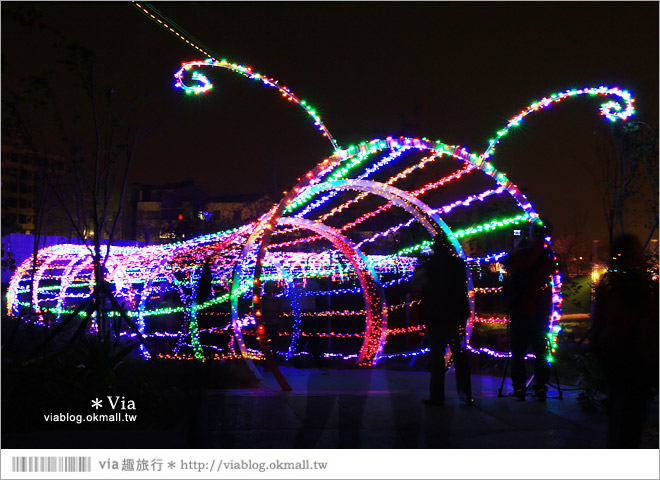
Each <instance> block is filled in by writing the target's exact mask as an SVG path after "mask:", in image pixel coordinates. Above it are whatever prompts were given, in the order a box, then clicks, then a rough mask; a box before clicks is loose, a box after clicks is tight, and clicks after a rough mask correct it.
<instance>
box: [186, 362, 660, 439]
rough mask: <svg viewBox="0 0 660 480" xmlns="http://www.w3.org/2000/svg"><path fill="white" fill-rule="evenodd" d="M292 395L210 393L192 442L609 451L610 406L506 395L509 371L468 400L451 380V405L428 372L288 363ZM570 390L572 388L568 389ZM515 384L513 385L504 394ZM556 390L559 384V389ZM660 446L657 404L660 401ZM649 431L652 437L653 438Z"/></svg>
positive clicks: (569, 395)
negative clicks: (440, 398)
mask: <svg viewBox="0 0 660 480" xmlns="http://www.w3.org/2000/svg"><path fill="white" fill-rule="evenodd" d="M283 372H284V373H285V376H286V378H287V380H288V381H289V383H290V384H291V386H292V387H293V391H292V392H286V393H284V392H282V391H281V390H280V388H279V387H278V385H277V383H276V381H275V380H274V378H273V377H272V375H270V374H264V381H263V383H262V386H261V387H259V388H257V389H251V390H230V391H211V392H208V394H207V395H206V397H205V399H204V400H203V402H202V404H201V405H200V409H199V418H200V419H204V420H203V421H202V422H199V423H198V424H199V425H200V428H198V429H196V431H195V432H192V434H193V438H192V440H193V442H194V443H195V444H196V445H198V446H200V447H201V446H204V447H206V448H216V447H220V448H273V447H277V448H481V449H483V448H488V449H490V448H507V449H510V448H516V449H519V448H569V449H576V448H604V447H605V440H606V432H607V418H606V415H605V414H604V412H585V411H584V410H583V409H582V408H581V407H580V406H579V404H578V403H577V394H578V392H577V391H575V390H572V391H568V390H567V391H563V399H558V398H548V400H547V402H546V403H542V402H538V401H536V400H535V399H530V400H528V401H525V402H518V401H515V400H512V399H509V398H504V397H498V389H499V387H500V384H501V378H496V377H490V376H480V375H473V377H472V381H473V390H474V396H475V405H474V406H472V407H466V406H464V405H462V402H461V401H460V399H459V398H458V397H457V395H456V392H455V379H454V374H453V371H451V372H449V373H448V378H447V393H448V395H447V402H446V403H445V406H444V407H441V408H439V407H431V406H426V405H423V404H422V403H421V401H422V400H423V399H424V398H426V396H427V385H428V378H429V375H428V374H427V373H425V372H410V371H397V370H384V369H365V370H332V371H330V372H329V374H327V375H323V374H322V373H321V372H320V371H319V370H316V369H308V370H298V369H293V368H288V369H286V368H285V369H283ZM567 388H568V387H567ZM509 390H510V383H509V381H508V380H507V382H505V389H504V392H505V394H506V392H508V391H509ZM548 393H549V395H550V396H551V397H557V396H558V395H557V393H558V392H557V390H553V389H551V390H550V391H549V392H548ZM651 411H652V413H651V419H650V422H649V423H650V424H651V425H654V426H655V427H654V432H655V433H654V434H653V428H651V429H650V430H651V435H650V437H649V438H645V447H648V448H658V437H657V425H658V404H657V402H655V403H654V404H653V405H652V406H651ZM647 437H648V435H647Z"/></svg>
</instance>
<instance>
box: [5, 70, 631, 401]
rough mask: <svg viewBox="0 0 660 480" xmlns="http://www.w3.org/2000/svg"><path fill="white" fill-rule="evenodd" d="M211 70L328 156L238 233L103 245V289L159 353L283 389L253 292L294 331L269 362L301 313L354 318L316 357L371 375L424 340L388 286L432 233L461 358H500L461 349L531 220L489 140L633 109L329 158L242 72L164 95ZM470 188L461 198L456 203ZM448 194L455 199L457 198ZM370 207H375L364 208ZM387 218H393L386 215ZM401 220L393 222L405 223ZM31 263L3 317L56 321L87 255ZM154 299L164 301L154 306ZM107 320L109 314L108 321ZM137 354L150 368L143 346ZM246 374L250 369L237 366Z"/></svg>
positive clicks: (83, 288)
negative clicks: (270, 107) (368, 369)
mask: <svg viewBox="0 0 660 480" xmlns="http://www.w3.org/2000/svg"><path fill="white" fill-rule="evenodd" d="M209 66H210V67H221V68H225V69H229V70H230V71H233V72H235V73H237V74H240V75H242V76H245V77H248V78H250V79H253V80H257V81H260V82H261V83H262V84H263V85H265V86H267V87H270V88H275V89H277V90H278V91H279V93H280V94H281V95H282V96H283V97H285V98H287V99H288V100H290V101H292V102H294V103H296V104H298V105H299V106H300V107H302V108H303V109H304V110H305V111H306V112H307V114H308V115H310V117H311V118H312V119H313V120H314V125H315V126H316V127H317V129H318V130H319V131H321V132H322V135H323V136H324V137H326V138H327V139H328V140H329V142H330V143H331V145H332V147H333V150H334V153H333V154H332V155H331V156H330V157H329V158H327V159H325V160H324V161H323V162H321V163H319V164H318V165H317V166H316V167H315V168H313V169H312V170H310V171H309V172H308V173H307V174H306V175H304V176H303V177H302V178H301V179H299V181H298V183H297V184H296V185H295V186H293V188H292V189H291V190H290V191H289V192H287V193H286V194H285V197H284V198H283V199H282V200H281V201H280V202H279V203H278V204H277V205H275V206H274V207H273V208H272V209H271V210H270V211H269V212H267V213H265V214H264V215H263V216H262V217H261V218H260V219H259V220H258V221H257V222H254V223H252V224H250V225H245V226H243V227H241V228H239V229H236V230H233V231H228V232H220V233H217V234H211V235H205V236H201V237H198V238H195V239H193V240H189V241H186V242H180V243H175V244H170V245H161V246H149V247H144V248H120V247H111V253H110V256H109V260H108V263H107V265H106V269H107V271H108V273H107V279H108V280H109V281H110V282H111V283H112V285H113V286H114V295H115V297H117V298H119V299H120V301H123V302H124V305H125V308H126V310H127V314H128V315H129V316H131V317H133V318H135V319H136V323H137V325H138V328H139V329H140V332H141V333H142V334H143V335H144V336H145V337H147V338H150V339H151V340H152V341H153V342H154V343H157V342H160V350H162V351H161V352H159V354H160V355H161V356H163V357H167V358H197V359H201V360H203V359H206V358H236V357H238V356H241V357H243V358H246V359H263V358H265V359H266V360H267V361H268V362H269V363H270V364H271V367H272V368H273V372H274V373H275V374H276V377H278V381H279V382H280V384H281V385H282V387H283V388H285V389H286V388H287V387H288V384H287V383H286V380H285V379H284V378H283V377H282V376H281V374H280V373H279V369H278V368H277V365H276V363H275V361H274V357H273V353H272V349H271V347H270V339H269V338H268V336H267V335H266V334H265V329H264V325H263V321H262V319H261V290H262V284H263V283H264V282H265V281H267V280H272V279H275V280H278V281H279V282H280V283H281V284H283V286H284V287H285V290H286V297H288V298H289V299H290V302H291V309H290V310H291V313H290V314H289V316H290V317H292V319H293V324H292V328H291V329H290V331H287V332H284V335H285V336H286V337H287V338H288V339H289V346H288V348H287V349H285V351H282V352H277V353H278V354H280V355H282V356H284V357H286V358H291V357H292V356H295V355H302V354H305V353H306V352H304V351H303V350H304V349H303V346H302V345H301V343H302V342H301V339H304V338H305V337H309V336H310V334H309V333H308V332H305V331H304V329H303V328H302V326H301V324H302V319H303V318H305V317H307V318H309V317H312V319H313V320H314V321H321V320H325V319H326V318H332V319H333V320H335V319H337V318H339V319H342V318H345V317H356V316H357V317H360V316H361V317H363V318H364V323H363V325H364V328H362V329H361V331H359V332H356V331H352V332H336V331H334V330H335V329H334V328H333V327H330V328H329V331H328V332H327V333H326V334H322V335H323V336H324V337H328V338H330V339H333V340H339V339H348V340H349V341H351V342H353V343H355V340H356V339H357V340H358V341H359V342H360V346H359V348H358V349H357V350H358V351H357V352H355V353H346V352H342V353H333V352H326V354H325V355H326V356H338V357H341V358H344V359H347V360H351V359H353V361H356V362H357V364H358V365H375V364H377V363H378V361H379V360H380V359H381V358H383V357H389V356H396V355H416V354H418V353H420V351H423V350H412V351H410V350H409V351H398V352H397V351H394V350H392V351H387V346H388V339H390V338H393V337H396V336H399V335H401V334H418V335H419V334H421V333H422V332H423V330H424V326H423V325H419V324H414V325H413V324H410V323H408V321H409V318H408V316H406V323H405V324H402V322H401V318H395V317H396V315H397V314H399V317H401V315H400V314H401V313H402V312H403V311H404V310H405V311H406V312H409V311H410V310H411V309H412V310H414V307H415V305H416V304H417V303H419V302H418V301H415V300H413V301H410V300H409V299H408V298H407V297H405V296H404V297H402V295H401V292H400V291H399V292H395V290H397V288H398V287H400V286H401V285H405V284H406V282H407V280H409V279H410V277H411V275H412V273H413V271H414V269H415V267H416V265H417V255H418V254H419V253H420V252H422V251H424V250H427V249H428V247H429V245H430V243H431V241H430V238H431V237H433V236H434V235H436V234H437V233H440V232H442V233H444V234H445V235H446V236H447V238H449V240H450V241H451V243H452V245H453V246H454V248H455V250H456V253H457V254H458V255H459V256H461V257H462V258H463V259H464V260H466V263H467V265H468V272H467V273H468V275H467V277H468V291H469V300H470V306H471V311H472V314H471V317H470V320H469V322H468V328H467V335H466V339H467V342H468V348H470V349H471V350H472V351H473V352H476V353H487V354H492V355H496V356H508V355H509V352H497V351H493V350H491V349H490V348H488V347H485V346H478V347H475V346H473V345H470V342H469V338H470V332H471V331H472V328H473V326H474V325H475V324H478V323H480V322H484V323H504V322H506V319H504V318H499V317H498V316H496V315H488V314H484V312H483V309H481V308H476V307H477V306H478V305H477V303H478V302H476V299H477V297H482V296H483V297H485V296H492V295H498V294H500V292H501V287H500V283H499V282H501V277H500V276H499V275H498V274H497V268H496V266H497V261H498V260H499V259H500V258H501V257H502V256H503V255H504V250H505V249H506V247H507V246H508V244H507V237H508V236H507V233H508V232H509V230H510V227H513V226H518V227H520V226H522V225H527V224H531V223H532V222H536V221H538V217H539V216H538V214H537V213H536V211H535V210H534V209H533V207H532V204H531V203H530V202H529V201H528V200H527V198H526V197H525V196H524V195H522V194H521V193H520V191H519V190H518V189H517V187H516V186H515V185H514V184H513V183H512V182H511V181H510V180H509V179H508V178H507V177H506V175H505V174H504V173H501V172H499V171H498V170H497V169H496V168H495V167H494V166H493V165H492V164H491V163H490V162H489V161H488V159H489V158H490V157H491V156H492V155H493V154H494V153H495V150H496V146H497V144H498V143H499V142H500V140H501V139H502V138H503V137H504V136H505V135H506V134H507V133H508V132H509V131H510V130H511V129H512V128H513V127H516V126H518V125H519V124H520V122H521V121H522V120H523V119H524V117H526V116H527V115H529V114H530V113H532V112H535V111H538V110H541V109H543V108H546V107H548V106H550V105H553V104H555V103H558V102H560V101H562V100H564V99H567V98H571V97H575V96H579V95H590V96H610V97H618V98H619V99H620V100H622V101H623V105H621V103H619V102H618V101H615V100H611V101H608V102H607V103H605V104H603V105H602V106H601V114H602V115H604V116H605V117H606V118H608V119H609V120H611V121H615V120H617V119H623V120H625V119H627V118H628V117H629V116H630V115H632V114H633V112H634V108H633V101H634V100H633V99H632V98H631V96H630V94H629V93H628V92H626V91H622V90H620V89H618V88H608V87H598V88H583V89H580V90H567V91H565V92H562V93H558V94H554V95H551V96H549V97H546V98H542V99H541V100H539V101H537V102H534V103H533V104H531V105H530V106H528V107H527V108H526V109H524V110H522V111H521V112H520V113H519V114H518V115H517V116H515V117H513V118H512V119H511V120H510V121H509V122H508V123H507V125H506V126H505V127H504V128H503V129H501V130H500V131H498V132H497V134H496V136H495V138H493V139H492V140H491V141H490V142H489V144H488V146H487V148H486V150H485V151H484V152H483V153H481V154H479V155H477V154H474V153H470V152H468V151H467V150H466V149H465V148H461V147H460V146H450V145H447V144H444V143H442V142H439V141H435V142H434V141H430V140H428V139H425V138H423V139H417V138H393V137H388V138H386V139H384V140H380V139H376V140H372V141H370V142H363V143H361V144H359V145H357V146H352V147H349V148H346V149H341V148H339V146H338V144H337V143H336V141H335V140H334V138H333V137H332V136H331V135H330V132H329V131H328V129H327V128H326V126H325V125H324V124H323V122H322V121H321V118H320V117H319V116H318V114H317V113H316V112H315V110H314V109H313V108H311V107H310V106H309V105H308V104H307V102H306V101H304V100H300V99H298V97H296V96H295V95H294V94H293V93H292V92H291V90H290V89H288V88H287V87H284V86H281V85H280V84H279V82H278V81H276V80H274V79H272V78H269V77H267V76H264V75H261V74H259V73H256V72H254V71H253V69H252V68H251V67H244V66H242V65H238V64H234V63H230V62H228V61H226V60H222V61H216V60H214V59H208V60H206V61H197V62H189V63H185V64H183V66H182V68H181V69H180V70H179V71H178V72H177V73H176V74H175V78H176V83H175V86H176V87H178V88H182V89H183V90H184V91H185V92H187V93H190V94H197V95H198V94H200V93H205V92H208V91H210V90H211V88H212V84H211V82H210V81H209V80H208V79H207V77H206V76H205V75H203V74H201V73H200V72H199V71H196V70H194V68H203V67H209ZM457 184H460V185H461V186H462V188H461V189H460V191H459V190H458V189H456V188H455V187H453V186H454V185H457ZM448 191H451V193H450V194H448V193H447V192H448ZM470 191H472V192H473V193H470V194H467V195H466V193H465V192H470ZM349 192H350V193H349ZM457 193H460V198H458V199H456V195H457ZM374 198H376V199H377V200H378V201H380V203H378V202H376V203H374V201H373V199H374ZM482 207H483V209H484V211H485V212H487V213H488V214H490V215H491V216H492V212H493V211H494V210H495V211H497V212H498V216H497V217H498V218H489V219H488V220H487V221H481V222H478V223H476V224H475V223H474V221H473V217H477V218H481V217H483V216H485V214H484V215H482V214H478V215H475V210H479V209H481V208H482ZM395 211H397V212H398V213H397V214H394V212H395ZM401 211H403V212H405V218H403V219H402V218H401ZM466 212H469V213H470V214H469V215H466ZM368 225H372V226H371V227H367V226H368ZM373 225H376V226H377V228H375V229H374V227H373ZM415 226H421V227H422V229H421V231H420V230H419V229H418V230H417V231H414V229H415ZM411 230H413V231H412V233H411ZM403 232H408V235H407V243H406V242H404V241H403V240H402V239H403V238H404V236H403V235H402V233H403ZM420 232H421V233H420ZM547 241H548V242H549V241H550V239H549V238H548V239H547ZM328 243H329V247H328V246H327V244H328ZM301 249H302V251H300V250H301ZM309 250H320V251H318V252H310V251H309ZM369 252H371V253H369ZM37 260H38V262H37V263H38V267H37V269H36V271H35V272H34V275H31V260H30V259H28V260H26V261H25V262H24V263H23V264H22V265H21V266H20V267H19V268H18V269H17V271H16V273H15V275H14V276H13V278H12V280H11V283H10V287H9V291H8V295H7V308H8V311H9V313H10V314H18V313H19V312H20V309H21V308H22V307H27V306H29V305H33V306H35V307H36V308H37V310H39V311H41V312H44V313H45V312H51V313H52V314H54V315H55V316H56V317H57V318H59V317H61V315H63V314H66V313H71V312H72V311H73V309H74V308H75V305H76V303H77V302H78V301H79V300H78V299H80V298H82V297H84V296H86V295H89V293H90V291H91V288H92V286H93V281H92V279H93V266H92V264H91V259H90V255H89V252H88V250H87V249H86V248H85V247H83V246H76V245H58V246H55V247H50V248H46V249H44V250H42V251H40V252H39V254H38V258H37ZM205 265H207V266H208V268H209V269H210V272H211V276H212V288H211V294H210V296H209V297H208V298H201V299H200V298H198V295H197V293H198V292H197V289H198V285H199V282H200V278H201V276H202V271H203V269H204V266H205ZM494 267H495V268H494ZM484 270H486V271H485V272H484ZM314 279H317V280H321V281H323V282H324V284H325V285H327V290H326V291H323V292H320V291H319V290H314V289H306V288H305V287H304V286H305V284H306V282H308V281H310V282H311V281H314ZM552 283H553V292H554V295H553V313H552V316H551V318H550V323H549V333H548V335H549V339H550V343H551V346H556V343H555V342H556V334H557V332H558V329H559V319H560V308H561V278H560V276H559V274H558V272H556V273H555V275H553V278H552ZM30 284H32V286H33V288H30ZM301 284H302V285H301ZM30 292H32V297H31V298H30V297H29V295H30ZM350 295H359V296H361V297H362V298H363V303H364V309H363V310H348V309H344V310H332V308H331V307H330V306H328V307H327V309H326V310H321V309H319V308H316V309H314V311H313V312H304V311H303V310H302V309H301V306H300V301H301V300H309V298H318V297H321V296H327V297H329V298H331V297H336V298H339V299H341V298H344V297H346V296H350ZM397 295H398V297H397ZM158 301H161V302H162V304H161V305H157V304H156V302H158ZM217 310H220V311H217ZM477 311H479V312H481V313H479V314H477ZM117 314H118V313H117V312H112V311H111V312H109V315H117ZM173 317H174V318H175V320H174V321H172V318H173ZM181 317H182V318H181ZM201 317H205V318H204V320H205V321H206V322H207V324H205V325H203V326H200V320H201ZM223 323H224V324H223ZM244 333H250V334H251V335H253V334H256V346H258V348H254V346H255V345H254V342H253V345H252V348H250V345H249V344H248V342H247V341H246V338H245V335H244ZM123 334H124V335H131V333H129V332H124V333H123ZM214 336H215V337H217V336H221V337H222V340H213V337H214ZM391 343H394V342H391ZM142 353H143V355H144V356H145V358H148V356H149V353H148V352H147V351H146V350H144V349H143V350H142ZM448 355H450V353H449V352H448ZM248 364H249V365H250V366H252V364H251V362H249V361H248Z"/></svg>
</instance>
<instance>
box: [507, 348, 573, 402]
mask: <svg viewBox="0 0 660 480" xmlns="http://www.w3.org/2000/svg"><path fill="white" fill-rule="evenodd" d="M510 359H511V357H506V361H505V362H504V371H503V372H502V383H501V384H500V388H499V389H498V390H497V396H498V397H503V396H504V394H503V393H502V391H503V390H504V380H505V379H506V371H507V367H508V366H509V360H510ZM552 369H553V371H554V374H555V381H556V382H557V385H553V384H552V383H550V382H548V383H546V385H550V386H551V387H552V388H555V389H557V396H556V397H547V398H558V399H559V400H562V399H563V398H564V394H563V392H562V390H561V384H560V383H559V374H558V373H557V365H556V364H554V363H553V364H552ZM533 380H534V375H533V374H532V376H531V377H529V380H527V383H525V391H527V389H528V388H529V386H530V385H531V384H532V381H533Z"/></svg>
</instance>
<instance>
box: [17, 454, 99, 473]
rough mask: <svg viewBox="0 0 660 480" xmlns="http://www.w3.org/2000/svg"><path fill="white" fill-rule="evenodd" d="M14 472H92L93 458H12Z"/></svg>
mask: <svg viewBox="0 0 660 480" xmlns="http://www.w3.org/2000/svg"><path fill="white" fill-rule="evenodd" d="M11 471H12V472H91V471H92V457H12V458H11Z"/></svg>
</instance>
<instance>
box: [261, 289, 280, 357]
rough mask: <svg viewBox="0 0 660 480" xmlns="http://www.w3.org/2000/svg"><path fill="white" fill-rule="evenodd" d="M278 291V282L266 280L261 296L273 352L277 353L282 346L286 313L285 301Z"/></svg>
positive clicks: (262, 315) (262, 316)
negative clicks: (282, 324)
mask: <svg viewBox="0 0 660 480" xmlns="http://www.w3.org/2000/svg"><path fill="white" fill-rule="evenodd" d="M276 293H277V283H276V282H273V281H269V282H266V284H265V285H264V294H263V296H262V297H261V318H262V321H263V323H264V328H265V329H266V334H267V336H268V338H269V339H270V346H271V350H272V351H273V353H276V352H277V350H278V349H279V347H280V343H281V342H280V324H281V322H282V315H283V314H284V301H283V300H282V299H281V298H279V297H277V296H276V295H275V294H276Z"/></svg>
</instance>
